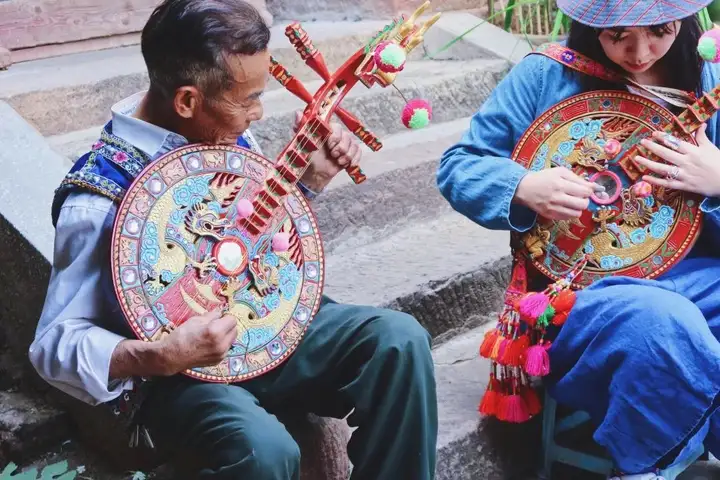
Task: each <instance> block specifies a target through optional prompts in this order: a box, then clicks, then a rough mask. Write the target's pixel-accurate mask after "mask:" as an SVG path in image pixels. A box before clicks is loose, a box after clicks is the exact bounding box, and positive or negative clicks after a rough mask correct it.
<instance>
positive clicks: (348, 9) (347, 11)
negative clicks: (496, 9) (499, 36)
mask: <svg viewBox="0 0 720 480" xmlns="http://www.w3.org/2000/svg"><path fill="white" fill-rule="evenodd" d="M422 3H423V2H422V1H421V0H370V1H363V2H357V1H353V0H330V1H328V0H268V1H267V7H268V10H269V11H270V13H272V15H273V18H274V19H275V21H276V22H277V21H280V22H282V21H283V20H285V19H287V20H314V19H315V18H323V19H325V20H339V21H343V20H352V19H362V18H386V17H389V16H394V15H397V14H398V13H404V14H408V15H409V14H412V13H413V12H414V11H415V9H416V8H418V7H419V6H420V5H422ZM477 7H478V2H477V1H475V0H432V2H431V4H430V8H429V9H428V10H427V12H426V13H433V12H443V15H450V14H451V11H453V10H465V9H476V8H477Z"/></svg>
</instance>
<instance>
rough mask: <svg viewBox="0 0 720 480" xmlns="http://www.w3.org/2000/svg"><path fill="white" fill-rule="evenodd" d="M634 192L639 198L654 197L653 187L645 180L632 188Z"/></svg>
mask: <svg viewBox="0 0 720 480" xmlns="http://www.w3.org/2000/svg"><path fill="white" fill-rule="evenodd" d="M632 192H633V193H634V194H635V196H636V197H637V198H647V197H649V196H650V195H652V185H650V184H649V183H648V182H646V181H644V180H641V181H639V182H638V183H636V184H635V185H633V186H632Z"/></svg>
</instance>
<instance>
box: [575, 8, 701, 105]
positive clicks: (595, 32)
mask: <svg viewBox="0 0 720 480" xmlns="http://www.w3.org/2000/svg"><path fill="white" fill-rule="evenodd" d="M650 29H651V33H652V34H655V35H663V34H673V33H674V31H673V25H672V24H666V25H656V26H653V27H650ZM601 32H602V30H601V29H597V28H594V27H588V26H587V25H583V24H581V23H578V22H575V21H573V22H572V24H571V26H570V33H569V35H568V40H567V46H568V48H570V49H572V50H575V51H577V52H579V53H582V54H584V55H586V56H588V57H590V58H592V59H593V60H595V61H597V62H599V63H601V64H603V65H604V66H606V67H608V68H610V69H613V70H615V71H617V70H619V68H618V66H617V65H615V64H614V63H613V62H612V61H611V60H610V59H609V58H608V57H607V55H605V51H604V50H603V48H602V45H601V44H600V39H599V36H600V33H601ZM701 35H702V29H701V28H700V23H699V22H698V20H697V18H696V17H695V16H691V17H688V18H685V19H684V20H682V24H681V26H680V32H679V33H678V35H677V38H676V39H675V42H673V44H672V47H670V50H669V51H668V52H667V54H665V56H664V57H663V58H662V60H660V61H661V62H663V64H665V65H668V66H669V70H670V71H672V75H671V76H670V78H669V81H670V82H671V83H670V84H669V85H663V86H665V87H671V88H676V89H679V90H684V91H686V92H694V93H695V94H696V95H701V94H702V75H701V74H702V68H703V61H702V59H701V58H700V55H699V54H698V52H697V44H698V42H699V41H700V36H701ZM579 75H580V82H581V85H582V86H583V89H584V90H586V91H589V90H604V89H610V90H624V89H625V87H624V86H623V85H617V84H613V83H609V82H606V81H603V80H600V79H598V78H595V77H592V76H590V75H584V74H579Z"/></svg>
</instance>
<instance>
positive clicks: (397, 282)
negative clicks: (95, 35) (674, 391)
mask: <svg viewBox="0 0 720 480" xmlns="http://www.w3.org/2000/svg"><path fill="white" fill-rule="evenodd" d="M479 22H480V20H479V19H478V18H476V17H473V16H471V15H469V14H467V13H448V14H446V15H445V16H444V17H443V18H442V19H441V20H440V22H438V24H436V26H435V27H433V29H431V30H430V32H429V33H428V34H427V36H426V47H425V50H424V51H423V50H422V49H418V50H417V51H416V52H415V53H414V54H413V58H412V59H411V62H410V63H409V64H408V66H407V68H406V71H404V72H403V73H402V74H401V75H400V76H399V78H398V80H397V82H396V86H397V87H398V88H399V89H400V91H401V92H403V94H404V95H405V97H406V98H408V99H410V98H412V97H417V96H421V97H423V98H426V99H428V100H430V101H431V103H432V105H433V108H434V118H433V124H432V125H431V126H430V127H428V128H426V129H424V130H420V131H409V130H406V129H405V128H404V127H403V126H402V124H401V122H400V120H399V117H400V111H401V109H402V106H403V105H404V100H403V99H402V97H401V96H400V95H399V94H398V93H397V92H396V91H394V90H393V89H391V88H388V89H380V88H374V89H372V90H366V89H363V88H361V87H358V88H356V89H355V90H354V91H353V92H352V93H351V94H350V95H349V96H348V97H347V98H346V99H345V100H344V102H343V106H344V107H345V108H346V109H348V110H349V111H351V112H353V113H355V114H356V115H357V116H358V117H359V118H360V119H361V120H363V121H364V122H365V124H366V126H367V127H368V128H369V129H370V130H371V131H373V132H374V133H376V134H377V135H379V136H380V137H381V140H382V141H383V143H384V148H383V149H382V150H380V151H379V152H370V151H369V150H365V152H364V153H365V155H364V162H363V169H364V171H365V173H366V174H367V176H368V180H367V181H366V182H365V183H364V184H362V185H358V186H356V185H354V184H352V182H351V181H350V180H349V177H347V175H345V174H341V175H339V176H338V177H337V178H336V179H335V180H334V181H333V183H332V184H331V185H330V186H329V187H328V189H327V190H326V191H325V192H323V194H322V195H321V196H320V197H318V199H317V200H316V201H315V202H314V204H313V208H314V210H315V212H316V213H317V217H318V220H319V222H320V229H321V231H322V234H323V238H324V240H325V244H326V250H327V254H328V256H327V259H326V267H327V283H326V293H327V294H328V295H330V296H331V297H333V298H335V299H336V300H339V301H343V302H350V303H361V304H370V305H382V306H389V307H391V308H395V309H399V310H403V311H406V312H408V313H410V314H412V315H414V316H415V317H416V318H417V319H418V320H419V321H420V322H421V323H422V324H423V325H424V326H425V327H426V328H427V329H428V330H429V331H430V332H431V334H432V335H433V337H434V339H435V348H434V358H435V365H436V374H437V381H438V400H439V414H440V434H439V444H438V468H437V478H438V480H449V479H452V480H465V479H467V480H478V479H488V480H490V479H503V478H511V477H512V476H513V475H520V474H523V473H527V472H528V471H530V470H532V468H533V462H534V460H535V459H536V455H537V452H538V450H537V446H536V445H534V442H536V441H537V433H538V428H537V427H538V425H537V421H535V422H531V423H530V424H527V425H523V426H512V427H510V426H505V425H503V426H496V425H494V424H493V423H492V422H485V421H481V420H480V418H479V416H478V414H477V403H478V401H479V399H480V397H481V395H482V393H483V392H484V390H485V386H486V379H487V365H486V364H485V362H483V361H482V360H480V359H478V355H477V349H478V346H479V344H480V341H481V338H482V336H483V334H484V331H485V330H486V329H487V328H489V327H492V325H493V320H494V318H493V313H494V312H496V311H497V310H498V308H499V306H500V303H501V295H502V292H503V290H504V288H505V285H506V284H507V281H508V274H509V257H508V254H509V248H508V240H509V236H508V234H507V232H496V231H488V230H485V229H482V228H480V227H479V226H477V225H475V224H473V223H472V222H470V221H469V220H467V219H465V218H464V217H462V216H460V215H459V214H457V213H456V212H454V211H453V210H452V209H451V208H450V207H449V205H448V204H447V202H446V201H445V200H444V199H443V198H442V197H441V195H440V194H439V192H438V190H437V187H436V184H435V172H436V169H437V166H438V161H439V158H440V156H441V154H442V152H443V151H444V150H445V149H446V148H448V147H449V146H450V145H452V144H453V143H454V142H456V141H457V140H458V139H459V138H460V136H461V135H462V134H463V132H464V131H465V130H466V129H467V127H468V124H469V118H470V116H471V115H472V114H473V113H474V112H475V111H476V110H477V109H478V108H479V107H480V105H481V104H482V103H483V101H484V100H485V99H486V98H487V96H488V95H489V93H490V91H491V90H492V89H493V88H494V86H495V85H496V84H497V82H498V81H499V80H500V79H501V78H502V77H503V76H504V75H505V73H506V72H507V70H508V68H510V66H511V65H512V62H513V58H511V56H512V55H507V54H506V53H505V52H506V50H507V48H508V44H509V43H512V42H515V43H516V44H519V43H520V44H521V43H522V42H519V41H517V40H516V39H515V38H514V37H512V36H511V35H509V34H506V33H505V32H502V31H500V30H498V29H495V28H494V27H491V26H489V25H486V26H484V27H483V29H479V30H477V31H476V32H474V33H473V34H471V35H468V36H467V37H465V39H464V40H463V41H461V42H458V43H457V44H456V45H455V46H453V48H451V49H450V50H448V51H446V52H443V54H442V55H441V57H442V59H432V58H429V57H428V55H427V54H428V53H432V52H433V51H435V50H437V49H439V48H440V47H441V46H442V45H444V44H445V43H446V42H447V41H448V40H450V39H451V38H452V37H454V36H456V35H457V34H458V33H457V30H458V28H464V27H463V25H471V24H477V23H479ZM384 23H385V22H376V21H360V22H327V23H323V22H315V23H307V24H305V25H304V26H305V28H306V30H307V31H308V33H309V34H310V36H311V38H313V41H314V43H315V45H316V46H317V47H318V49H320V50H321V51H322V52H323V54H324V55H325V57H326V60H327V63H328V64H329V66H330V67H331V68H334V67H336V66H338V65H339V64H340V63H341V62H342V61H343V60H344V59H345V58H346V57H347V56H348V55H349V54H350V53H351V52H352V51H354V50H355V49H356V48H358V47H359V46H361V45H362V44H363V43H364V41H366V40H367V39H368V38H369V37H370V36H371V35H372V34H373V33H374V32H375V31H377V30H378V29H379V28H381V27H382V26H383V25H384ZM488 35H489V36H490V38H491V39H492V44H490V45H489V44H488V43H487V42H486V39H487V36H488ZM272 42H273V43H272V47H273V54H274V55H275V57H276V58H277V59H278V60H280V61H281V62H282V63H283V64H285V66H286V67H287V68H288V70H289V71H290V72H291V73H293V74H295V75H296V76H297V77H299V78H301V79H303V80H304V81H306V85H307V86H308V88H309V90H311V91H313V90H314V87H317V86H318V85H319V84H318V82H317V77H316V76H315V74H314V73H312V72H311V71H310V70H309V69H308V68H307V67H306V66H305V65H304V64H302V63H301V61H300V60H299V59H298V58H297V54H296V53H295V52H294V50H292V49H291V48H289V43H288V42H287V40H286V38H285V37H284V35H282V28H281V27H274V28H273V41H272ZM520 48H522V46H521V47H520ZM513 55H517V52H515V51H514V53H513ZM508 59H510V60H508ZM271 82H272V84H271V86H270V88H269V90H268V92H267V93H266V95H265V98H264V104H265V115H266V116H265V118H264V119H263V120H262V121H260V122H258V123H257V125H254V126H253V128H252V130H253V133H254V134H255V136H256V137H257V138H258V140H259V141H260V143H261V145H262V146H263V148H264V149H265V151H266V154H267V155H268V156H272V155H274V154H276V153H277V152H278V151H279V150H280V149H281V147H282V144H283V142H284V141H285V139H287V138H289V135H288V132H289V131H290V128H291V121H292V115H293V112H294V111H295V110H297V109H298V108H299V107H301V104H300V102H299V101H298V100H297V99H296V98H295V97H293V96H292V95H290V94H288V93H287V92H285V91H284V90H282V89H280V88H278V86H277V85H276V84H275V83H274V81H271ZM146 85H147V75H146V73H145V72H144V69H143V64H142V58H141V57H140V54H139V50H138V48H136V47H126V48H122V49H116V50H107V51H101V52H94V53H92V54H82V55H73V56H68V57H59V58H54V59H50V60H43V61H38V62H31V63H27V64H18V65H15V66H13V67H12V68H11V69H10V70H8V71H7V72H0V125H2V128H0V168H2V171H3V172H9V177H3V179H2V180H0V241H2V242H3V243H4V244H5V245H8V246H9V247H10V249H9V250H8V249H7V248H4V249H1V250H5V251H7V253H1V252H0V265H2V266H3V268H2V269H0V270H1V271H0V290H2V291H5V292H7V293H6V294H5V297H4V298H2V299H0V351H3V350H4V349H6V351H5V353H3V354H0V372H2V375H0V378H1V379H0V389H1V390H3V391H2V392H0V405H1V406H0V466H1V465H4V464H6V463H8V462H9V461H10V460H12V461H14V462H16V463H18V464H21V465H22V467H23V469H27V468H31V467H32V466H36V467H38V468H40V467H42V466H43V465H46V464H49V463H53V462H55V461H58V460H67V461H68V462H69V465H70V466H71V467H76V466H78V465H83V466H84V467H85V473H83V476H84V477H87V478H93V479H103V480H105V479H107V480H116V479H117V480H120V479H127V478H131V476H130V473H128V472H127V471H123V470H122V469H120V470H118V469H117V468H113V467H111V466H109V465H107V464H105V463H104V462H103V460H101V459H100V458H99V457H98V456H97V455H96V454H95V453H94V450H93V449H92V448H90V446H89V445H87V444H81V443H80V442H79V440H78V438H79V437H78V435H77V431H76V430H77V429H76V422H74V421H72V420H71V418H70V417H69V415H68V413H67V412H66V410H65V409H64V408H63V406H62V405H64V404H63V403H62V402H60V403H58V401H57V400H56V396H57V395H56V394H55V392H54V391H51V390H49V389H48V388H47V386H46V385H45V384H44V383H43V382H41V381H39V380H38V379H37V378H36V375H35V374H34V372H32V371H31V370H30V368H29V366H28V365H27V362H26V360H25V358H26V352H27V345H28V344H29V343H30V341H31V340H32V336H33V334H34V328H35V322H36V321H37V318H38V315H39V311H40V308H41V306H42V302H43V300H44V289H45V286H46V284H47V279H48V271H49V268H48V261H49V259H51V258H52V227H51V225H50V217H49V208H50V198H51V195H52V190H53V189H54V188H55V186H56V185H57V183H58V182H59V181H60V179H61V178H62V176H63V175H64V173H65V172H66V171H67V169H68V168H69V166H70V165H71V164H72V161H73V160H74V159H76V158H77V157H78V156H79V155H80V154H81V153H83V152H84V151H85V150H86V149H87V148H88V147H89V146H90V145H91V144H92V143H93V142H94V141H95V139H96V138H97V136H98V134H99V130H100V127H101V126H102V124H103V123H104V122H105V121H107V119H108V118H109V107H110V105H112V103H114V102H115V101H117V100H119V99H121V98H124V97H125V96H127V95H130V94H132V93H135V92H136V91H138V90H140V89H143V88H146ZM3 132H4V133H3ZM21 212H24V213H22V214H21ZM10 252H12V253H10ZM3 302H7V304H4V303H3ZM48 397H52V398H48ZM304 428H307V427H304ZM333 428H334V427H333ZM303 448H304V445H302V444H301V449H303ZM303 451H305V450H304V449H303ZM169 472H170V473H169ZM146 473H147V472H146ZM153 475H154V477H153V478H159V479H160V478H178V477H177V474H176V473H172V469H170V470H168V469H167V468H165V467H162V468H160V469H158V470H156V471H155V472H154V474H153ZM304 478H305V477H304ZM308 478H310V477H308ZM333 478H335V477H333ZM338 478H342V477H338ZM513 478H517V477H513ZM312 480H320V479H319V478H318V479H312Z"/></svg>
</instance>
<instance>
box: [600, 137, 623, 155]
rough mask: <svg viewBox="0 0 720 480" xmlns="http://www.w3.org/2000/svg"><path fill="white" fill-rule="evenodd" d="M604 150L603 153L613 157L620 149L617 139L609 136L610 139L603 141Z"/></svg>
mask: <svg viewBox="0 0 720 480" xmlns="http://www.w3.org/2000/svg"><path fill="white" fill-rule="evenodd" d="M604 150H605V154H606V155H607V156H608V157H610V158H614V157H615V155H617V154H618V153H620V150H622V145H621V144H620V142H619V141H618V140H616V139H614V138H611V139H610V140H608V141H607V142H605V148H604Z"/></svg>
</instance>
